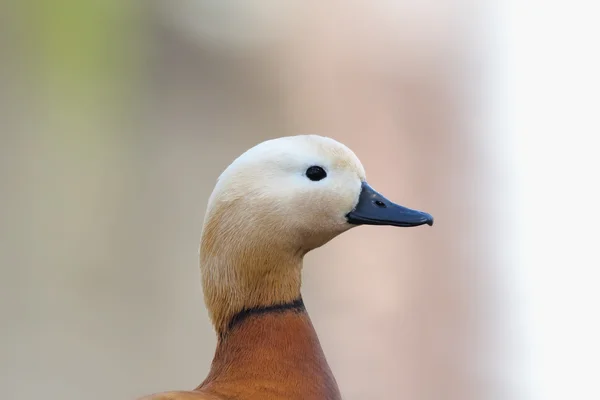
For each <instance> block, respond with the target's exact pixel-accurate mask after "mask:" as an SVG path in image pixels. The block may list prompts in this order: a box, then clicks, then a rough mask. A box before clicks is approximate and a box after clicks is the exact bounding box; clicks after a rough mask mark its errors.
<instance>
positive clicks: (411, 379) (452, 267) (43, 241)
mask: <svg viewBox="0 0 600 400" xmlns="http://www.w3.org/2000/svg"><path fill="white" fill-rule="evenodd" d="M1 7H2V13H1V14H0V15H1V20H0V29H1V30H2V35H1V37H2V41H1V42H0V46H1V47H0V51H1V52H0V55H1V58H2V66H3V68H2V69H1V70H0V85H2V90H1V91H0V104H1V108H0V113H1V115H0V121H1V122H0V124H1V125H0V126H1V127H2V146H1V147H0V156H1V158H2V159H1V163H2V168H1V170H0V177H1V178H2V181H3V184H2V204H3V206H2V207H1V209H0V213H1V214H0V216H1V218H2V223H1V226H0V235H1V237H0V238H1V240H0V246H1V249H2V251H1V254H0V257H1V262H2V264H1V270H2V279H1V281H0V289H1V292H0V296H1V298H2V302H1V304H0V311H1V312H2V330H1V332H0V335H1V336H0V338H1V341H0V352H1V353H0V355H1V356H0V386H1V387H2V388H3V393H4V395H5V396H7V397H9V398H11V399H34V398H41V397H43V398H48V399H81V398H86V399H90V400H93V399H98V400H100V399H108V398H111V399H117V398H119V399H131V398H135V397H137V396H140V395H143V394H148V393H152V392H155V391H162V390H169V389H190V388H193V387H195V386H196V385H197V384H199V383H200V382H201V381H202V379H203V378H204V375H205V374H206V372H207V371H208V367H209V363H210V360H211V358H212V353H213V350H214V346H215V338H214V335H213V331H212V328H211V326H210V324H209V322H208V318H207V314H206V310H205V309H204V306H203V302H202V293H201V288H200V280H199V269H198V261H197V249H198V240H199V237H200V230H201V221H202V218H203V213H204V208H205V206H206V202H207V199H208V196H209V194H210V191H211V189H212V186H213V184H214V182H215V179H216V177H217V176H218V174H219V173H220V172H221V171H222V170H223V169H224V168H225V167H226V166H227V165H228V163H229V162H231V161H232V160H233V159H234V158H235V157H236V156H237V155H239V154H240V153H241V152H243V151H244V150H246V149H247V148H249V147H250V146H252V145H254V144H256V143H258V142H260V141H262V140H264V139H268V138H273V137H277V136H283V135H293V134H299V133H318V134H323V135H327V136H331V137H333V138H335V139H338V140H340V141H342V142H344V143H345V144H347V145H348V146H350V147H351V148H352V149H353V150H354V151H355V152H356V153H357V155H358V156H359V157H360V158H361V159H362V161H363V164H364V165H365V167H366V169H367V174H368V176H369V180H370V182H371V184H372V185H373V186H375V187H376V188H378V189H379V190H380V191H382V192H384V193H385V194H386V195H388V197H390V198H391V199H394V200H397V201H398V202H400V203H402V204H406V205H407V206H410V207H414V208H419V209H422V210H426V211H428V212H430V213H432V214H433V215H434V216H435V218H436V225H435V226H434V228H433V229H410V230H402V229H393V228H372V227H363V228H360V229H355V230H352V231H351V232H349V233H347V234H345V235H343V236H342V237H340V238H337V239H336V240H335V241H333V242H332V243H330V244H329V245H327V246H326V247H324V248H322V249H319V250H317V251H315V252H314V254H310V255H309V256H308V258H307V262H306V264H305V273H304V292H303V293H304V297H305V301H306V304H307V308H308V310H309V312H310V314H311V317H312V318H313V321H314V324H315V326H316V329H317V332H318V333H319V336H320V339H321V342H322V344H323V347H324V350H325V353H326V355H327V357H328V359H329V362H330V364H331V367H332V369H333V371H334V373H335V375H336V377H337V380H338V383H339V385H340V387H341V390H342V393H343V395H344V398H345V399H349V400H352V399H367V398H368V399H402V398H408V399H437V400H439V399H445V400H452V399H457V400H458V399H461V400H465V399H476V398H477V399H480V398H482V397H481V396H482V395H483V394H484V393H485V394H487V395H489V394H490V393H497V394H500V396H499V397H497V398H509V397H505V396H504V394H505V393H504V394H503V392H502V388H503V387H504V386H503V385H502V383H501V382H500V381H498V380H497V379H498V377H497V375H495V374H494V373H493V368H492V367H493V366H497V361H498V353H502V352H503V351H504V350H503V345H504V341H503V340H502V339H501V338H502V336H503V332H502V329H500V328H499V326H501V325H502V324H501V323H500V322H501V321H502V315H501V314H500V308H499V307H497V306H496V305H495V304H496V302H495V301H494V300H495V299H497V298H498V295H497V293H498V292H499V291H501V290H502V280H498V279H495V274H497V270H496V268H495V262H494V256H493V254H494V248H495V247H494V246H493V237H494V233H495V229H489V225H488V228H485V224H484V222H485V223H487V224H491V223H492V222H493V226H495V227H498V226H501V225H502V221H501V217H500V216H498V215H497V214H495V213H494V212H492V210H493V209H494V207H495V204H494V203H493V202H492V201H491V199H492V198H498V197H497V194H498V193H499V192H501V191H502V184H501V183H499V182H498V181H500V182H501V179H498V177H497V175H495V174H496V173H497V171H496V170H495V168H496V167H497V166H496V165H495V164H494V162H493V161H491V160H492V159H491V158H490V151H491V150H490V149H489V147H488V146H486V144H487V143H489V142H488V138H487V137H486V136H485V134H482V133H481V132H480V131H479V130H478V127H479V124H480V122H481V121H480V118H481V108H480V106H479V104H480V102H481V98H482V93H481V86H482V85H481V81H482V79H483V77H482V71H483V70H482V68H481V65H480V64H481V63H480V60H481V58H480V53H479V50H480V48H481V42H482V40H481V39H482V37H484V36H485V30H482V28H481V25H482V23H481V18H480V17H481V16H480V14H479V12H478V9H477V7H476V5H474V4H470V3H469V2H460V1H453V2H448V4H446V5H441V4H440V5H437V6H436V7H428V6H426V5H422V6H419V5H416V4H413V2H410V1H400V2H396V3H385V2H382V3H378V2H369V3H360V2H345V3H344V4H342V3H337V2H332V3H325V2H299V1H290V2H288V3H284V2H274V1H266V2H255V3H254V4H253V6H249V5H242V4H237V3H236V4H235V6H234V5H233V3H232V2H217V1H191V0H190V1H180V2H171V1H166V0H163V1H153V2H134V1H122V0H120V1H117V0H106V1H103V2H73V1H66V0H63V1H53V2H35V1H22V2H20V3H17V2H15V3H10V4H9V3H3V4H2V6H1ZM490 180H492V181H493V182H494V184H490ZM496 245H497V243H496Z"/></svg>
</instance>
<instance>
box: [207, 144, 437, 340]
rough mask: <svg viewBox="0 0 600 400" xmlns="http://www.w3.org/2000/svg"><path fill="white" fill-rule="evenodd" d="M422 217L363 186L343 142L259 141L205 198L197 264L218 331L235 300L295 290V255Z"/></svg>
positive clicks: (248, 303) (244, 303)
mask: <svg viewBox="0 0 600 400" xmlns="http://www.w3.org/2000/svg"><path fill="white" fill-rule="evenodd" d="M424 224H428V225H432V224H433V217H432V216H431V215H430V214H427V213H424V212H421V211H416V210H412V209H409V208H406V207H403V206H401V205H398V204H395V203H393V202H392V201H390V200H388V199H387V198H385V197H384V196H383V195H381V194H379V193H378V192H377V191H375V190H374V189H373V188H372V187H371V186H369V184H368V183H367V181H366V176H365V171H364V168H363V166H362V164H361V162H360V161H359V159H358V158H357V157H356V155H355V154H354V153H353V152H352V151H351V150H350V149H349V148H348V147H346V146H344V145H343V144H341V143H339V142H337V141H335V140H333V139H330V138H325V137H321V136H315V135H308V136H292V137H284V138H279V139H274V140H269V141H266V142H263V143H261V144H259V145H257V146H255V147H253V148H251V149H250V150H248V151H247V152H245V153H244V154H242V155H241V156H240V157H238V158H237V159H236V160H235V161H234V162H233V163H232V164H231V165H230V166H229V167H228V168H227V169H226V170H225V171H224V172H223V173H222V175H221V176H220V177H219V179H218V182H217V185H216V187H215V189H214V191H213V193H212V195H211V197H210V199H209V203H208V209H207V212H206V216H205V221H204V229H203V234H202V240H201V246H200V261H201V263H200V264H201V269H202V275H203V286H204V294H205V301H206V303H207V306H208V309H209V312H210V314H211V317H212V319H213V322H214V323H215V326H216V327H217V330H222V329H224V324H226V322H227V318H229V317H231V315H232V314H233V313H235V312H237V311H239V310H241V309H244V308H250V307H257V306H268V305H271V304H276V303H278V302H286V301H293V300H294V299H295V298H297V297H299V295H300V294H299V290H300V269H301V264H302V257H303V256H304V255H305V254H306V253H307V252H308V251H310V250H312V249H315V248H317V247H320V246H322V245H324V244H325V243H327V242H328V241H329V240H331V239H332V238H334V237H335V236H337V235H339V234H341V233H343V232H345V231H347V230H349V229H351V228H352V227H355V226H358V225H390V226H399V227H411V226H419V225H424ZM223 308H225V309H226V310H223Z"/></svg>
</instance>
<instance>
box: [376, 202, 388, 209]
mask: <svg viewBox="0 0 600 400" xmlns="http://www.w3.org/2000/svg"><path fill="white" fill-rule="evenodd" d="M373 203H375V205H376V206H377V207H381V208H386V207H387V206H386V205H385V203H384V202H383V201H381V200H375V201H374V202H373Z"/></svg>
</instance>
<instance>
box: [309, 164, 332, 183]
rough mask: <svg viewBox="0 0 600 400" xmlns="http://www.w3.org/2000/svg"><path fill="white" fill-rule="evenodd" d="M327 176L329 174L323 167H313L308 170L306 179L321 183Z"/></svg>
mask: <svg viewBox="0 0 600 400" xmlns="http://www.w3.org/2000/svg"><path fill="white" fill-rule="evenodd" d="M326 176H327V172H325V170H324V169H323V168H321V167H317V166H316V165H313V166H312V167H310V168H308V169H307V170H306V177H307V178H308V179H310V180H311V181H320V180H321V179H323V178H325V177H326Z"/></svg>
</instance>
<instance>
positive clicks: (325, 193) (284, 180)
mask: <svg viewBox="0 0 600 400" xmlns="http://www.w3.org/2000/svg"><path fill="white" fill-rule="evenodd" d="M311 167H314V168H313V169H312V170H309V168H311ZM319 168H322V171H324V172H325V174H326V176H325V177H322V175H319V173H321V174H322V171H321V170H319ZM307 172H308V173H307ZM311 173H312V174H311ZM311 178H312V179H317V178H321V179H320V180H311ZM364 180H365V171H364V168H363V166H362V164H361V163H360V161H359V160H358V158H357V157H356V155H355V154H354V153H353V152H352V151H351V150H350V149H349V148H347V147H346V146H344V145H343V144H341V143H339V142H336V141H335V140H333V139H329V138H325V137H321V136H316V135H307V136H291V137H284V138H279V139H274V140H269V141H266V142H263V143H261V144H259V145H257V146H255V147H253V148H252V149H250V150H248V151H247V152H245V153H244V154H242V155H241V156H240V157H239V158H237V159H236V160H235V161H234V162H233V163H232V164H231V165H230V166H229V167H228V168H227V169H226V170H225V172H223V174H222V175H221V177H220V178H219V180H218V183H217V185H216V187H215V189H214V191H213V194H212V196H211V198H210V200H209V205H208V210H207V213H206V220H205V224H208V223H210V221H211V220H212V219H213V218H215V216H219V218H220V223H226V224H227V225H231V228H233V227H234V226H235V230H236V231H237V232H243V233H244V238H245V239H246V240H247V239H248V238H251V237H254V236H256V235H258V236H260V237H261V238H262V239H263V240H265V241H267V242H269V243H270V244H271V245H275V244H277V245H281V246H289V247H291V248H294V249H297V250H298V251H308V250H312V249H313V248H315V247H318V246H321V245H323V244H324V243H325V242H326V241H327V240H329V239H331V238H332V237H333V236H335V235H337V234H339V233H342V232H344V231H345V230H347V229H349V228H350V227H352V225H350V224H349V223H348V222H347V220H346V215H347V214H348V213H349V212H350V211H352V209H353V208H354V207H355V206H356V204H357V202H358V198H359V195H360V192H361V184H362V182H363V181H364ZM225 209H226V210H227V215H223V214H222V213H221V212H222V211H223V210H225ZM231 233H233V232H231ZM266 234H268V235H269V236H270V237H266ZM282 241H284V242H283V243H281V242H282Z"/></svg>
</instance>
